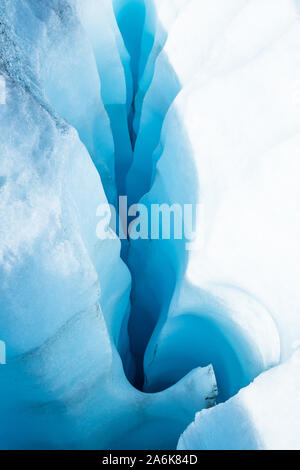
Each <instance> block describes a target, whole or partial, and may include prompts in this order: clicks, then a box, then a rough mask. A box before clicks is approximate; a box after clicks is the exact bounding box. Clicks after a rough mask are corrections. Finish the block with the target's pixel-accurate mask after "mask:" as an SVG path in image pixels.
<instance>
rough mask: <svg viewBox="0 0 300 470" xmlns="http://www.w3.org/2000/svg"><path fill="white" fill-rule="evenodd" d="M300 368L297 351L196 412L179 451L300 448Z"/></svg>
mask: <svg viewBox="0 0 300 470" xmlns="http://www.w3.org/2000/svg"><path fill="white" fill-rule="evenodd" d="M299 367H300V352H299V351H297V352H296V353H294V355H293V356H292V358H291V359H289V360H288V361H287V362H286V363H284V364H283V365H280V366H278V367H275V368H274V369H272V370H270V371H268V372H265V373H264V374H262V375H261V376H260V377H258V378H257V379H256V380H255V381H254V383H253V384H251V385H250V386H249V387H247V388H245V389H243V390H242V391H241V392H240V393H239V394H238V395H236V396H235V397H234V398H231V399H230V400H229V401H227V402H226V403H223V404H221V405H218V406H216V407H215V408H214V409H212V410H204V411H202V412H200V413H198V414H197V415H196V419H195V421H194V423H192V424H191V425H190V426H189V427H188V429H187V430H186V431H185V432H184V434H183V435H182V436H181V438H180V440H179V443H178V449H180V450H184V449H193V450H195V449H206V450H207V449H216V450H243V449H250V450H256V449H259V450H282V449H286V450H293V449H299V447H300V435H299V421H300V409H299V406H297V400H298V397H299V387H300V377H299ZM295 402H296V403H295Z"/></svg>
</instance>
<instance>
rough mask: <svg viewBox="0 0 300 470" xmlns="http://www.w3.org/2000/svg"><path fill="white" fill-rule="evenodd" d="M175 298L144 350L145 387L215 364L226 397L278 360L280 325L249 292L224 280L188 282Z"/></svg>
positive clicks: (158, 386)
mask: <svg viewBox="0 0 300 470" xmlns="http://www.w3.org/2000/svg"><path fill="white" fill-rule="evenodd" d="M174 297H175V299H176V300H174V302H173V303H171V306H170V313H169V317H168V319H167V321H166V323H165V324H164V326H163V327H162V328H160V327H159V326H158V327H157V330H156V332H155V333H154V334H153V336H152V338H151V340H150V343H149V346H148V349H147V352H146V355H145V364H144V365H145V374H146V377H147V380H146V390H148V391H152V392H153V391H155V390H157V389H162V388H166V387H167V386H170V384H171V383H174V382H176V381H177V380H178V379H179V378H180V377H182V376H183V375H185V374H186V373H187V372H188V371H189V370H190V369H192V368H194V367H196V366H205V365H206V364H209V363H212V365H213V367H214V370H215V374H216V379H217V383H218V388H219V401H224V400H227V399H228V398H230V397H231V396H233V395H235V394H236V393H237V392H238V391H239V390H240V389H241V388H243V387H245V386H247V385H248V384H249V383H250V382H251V381H252V380H254V378H255V377H257V376H258V375H259V374H260V373H261V372H263V371H265V370H266V369H268V368H270V367H272V366H275V365H276V364H278V362H279V360H280V339H279V334H278V330H277V327H276V325H275V323H274V321H273V318H272V316H271V315H270V313H269V311H268V310H267V309H266V308H265V307H264V306H263V305H262V304H261V303H260V302H259V301H258V300H257V299H255V298H254V297H252V296H251V295H250V294H249V293H247V292H245V291H243V290H241V289H238V288H235V287H233V286H226V285H222V284H213V283H211V284H207V285H206V286H205V289H204V288H203V289H199V288H198V287H193V286H191V285H190V284H187V283H183V285H182V286H181V287H180V289H179V293H177V294H176V295H175V296H174Z"/></svg>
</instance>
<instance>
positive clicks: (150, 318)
mask: <svg viewBox="0 0 300 470" xmlns="http://www.w3.org/2000/svg"><path fill="white" fill-rule="evenodd" d="M114 6H115V14H116V19H117V22H118V25H119V29H120V31H121V34H122V37H123V40H124V43H125V45H126V47H127V50H128V52H129V55H130V58H131V73H132V83H133V93H131V92H132V90H129V92H128V96H129V97H130V96H132V101H131V102H130V103H128V105H129V106H128V107H129V110H130V111H129V113H128V129H129V134H130V139H131V145H132V153H133V162H132V164H131V166H130V168H127V171H123V172H122V173H120V175H119V177H120V178H121V180H122V183H121V186H122V188H123V189H124V191H125V192H124V193H121V194H122V195H127V196H128V199H129V201H128V203H129V205H131V204H137V203H140V202H141V201H142V202H143V203H145V204H146V205H147V204H148V203H149V204H151V201H149V200H148V193H149V191H150V190H151V186H152V184H153V178H154V172H155V168H156V165H157V162H158V161H159V159H160V157H161V154H162V152H163V149H162V148H161V146H160V145H158V144H159V140H160V135H161V131H162V126H163V122H164V119H165V116H166V114H167V112H168V110H169V108H170V106H171V104H172V102H173V100H174V99H175V98H176V96H177V95H178V93H179V92H180V84H179V81H178V79H177V77H176V74H175V72H174V71H173V70H172V69H171V67H170V66H168V65H166V70H167V71H168V74H169V78H170V80H169V82H168V81H167V82H165V83H162V84H161V86H162V90H161V93H165V95H166V99H165V102H164V104H163V105H162V107H161V110H160V114H159V115H158V114H157V113H154V114H153V118H152V120H151V121H150V122H148V124H147V125H146V126H144V127H143V126H142V125H139V124H140V123H139V119H140V116H141V113H140V110H139V111H138V116H137V115H136V114H135V113H136V110H135V100H136V97H137V96H138V93H139V84H140V82H139V81H140V79H141V76H142V72H143V70H144V68H145V65H146V63H147V59H148V57H149V54H150V52H151V46H152V44H153V38H154V35H155V28H157V27H159V26H158V25H156V26H154V24H155V22H154V21H153V11H154V10H153V8H154V7H153V4H152V2H148V1H145V0H135V1H133V2H127V1H126V0H115V1H114ZM147 15H148V16H149V17H150V18H151V19H152V23H151V21H150V22H149V21H148V24H147V28H148V30H147V31H146V34H145V27H146V22H147ZM149 23H150V25H149ZM145 37H146V39H145ZM168 67H169V69H168ZM150 87H151V81H150V83H149V88H148V93H149V89H150ZM144 91H145V98H144V101H146V100H147V99H148V96H147V90H144ZM177 119H178V122H179V123H180V116H177ZM135 130H138V133H137V135H135ZM174 138H175V140H176V142H179V143H180V142H181V141H182V142H184V141H185V139H186V135H185V130H184V128H182V129H181V130H180V132H179V134H178V135H176V136H174ZM117 146H119V147H121V146H122V142H121V141H119V142H117V144H116V147H117ZM186 148H188V145H186ZM181 158H183V156H181ZM184 158H185V160H186V162H187V164H190V163H188V159H189V155H184ZM191 173H192V172H191ZM180 178H181V176H180V175H178V188H179V189H178V201H176V202H179V203H181V204H182V205H183V204H184V203H185V202H186V201H183V200H181V199H180V198H181V195H180V185H181V184H180ZM191 188H193V189H191V194H190V195H189V200H190V201H191V202H193V203H195V202H196V195H195V194H193V191H195V192H196V191H197V188H196V186H195V187H193V186H191ZM119 194H120V192H119ZM156 197H157V198H158V199H159V200H156V201H155V202H156V203H158V204H163V203H165V202H170V201H168V196H167V195H166V194H164V189H163V187H162V192H161V194H159V195H158V196H157V195H156ZM126 243H127V242H126ZM151 245H152V246H154V245H155V246H156V251H154V252H152V251H151ZM153 253H154V256H155V259H153ZM187 256H188V254H187V251H186V249H185V240H172V239H171V240H151V243H149V242H148V241H145V240H138V241H134V242H132V241H131V240H129V241H128V246H127V248H126V250H123V259H124V261H125V262H126V264H127V266H128V267H129V270H130V272H131V276H132V291H131V312H130V316H129V320H128V325H125V326H124V329H126V331H124V330H123V332H122V333H121V335H123V336H124V337H125V336H126V334H127V330H128V335H129V350H130V355H131V357H132V359H133V360H132V361H129V362H128V361H127V358H128V354H122V353H121V352H120V354H121V356H122V359H123V364H124V370H125V373H126V375H127V377H128V379H129V380H130V382H131V383H132V384H133V385H134V386H135V387H136V388H138V389H140V390H142V391H144V392H149V393H155V392H159V391H162V390H165V389H167V388H168V387H170V386H172V385H174V384H175V383H177V382H178V381H179V380H180V379H181V378H183V377H184V376H185V375H186V374H188V373H189V372H190V371H191V370H193V369H195V368H197V367H205V366H207V365H209V364H212V365H213V367H214V370H215V374H216V377H217V382H218V388H219V401H224V400H226V399H228V398H229V397H231V396H232V395H234V394H236V393H237V392H238V391H239V389H240V388H242V387H244V386H246V385H248V384H249V382H251V380H253V378H254V377H255V376H256V375H257V373H258V372H257V371H258V370H259V367H260V366H259V367H258V368H257V369H256V368H255V367H254V368H252V366H251V363H255V361H256V359H257V358H256V356H255V355H256V351H255V348H253V345H249V344H248V343H247V341H246V337H244V336H243V335H242V334H240V333H237V332H236V330H235V326H234V325H230V324H229V323H228V321H227V320H226V311H225V310H224V308H223V306H222V305H221V304H219V302H218V300H217V298H214V297H213V296H208V295H207V294H206V293H205V292H198V291H197V292H196V293H192V291H191V295H192V296H194V297H195V299H198V300H196V301H195V304H194V307H192V308H191V311H187V312H185V315H182V316H180V317H178V318H175V319H174V320H171V321H170V322H169V329H170V332H169V333H170V337H164V343H163V345H162V344H161V345H160V349H159V351H158V349H157V348H158V343H157V338H158V337H159V333H160V332H161V331H162V329H163V327H164V324H165V323H166V321H167V318H168V315H169V311H170V308H171V305H172V302H173V298H174V294H175V291H176V287H177V284H178V280H179V281H180V279H181V276H182V273H183V272H184V270H185V267H186V264H187ZM226 295H227V294H226ZM230 295H231V294H230ZM234 295H237V296H238V295H239V294H238V293H236V294H234ZM241 302H243V300H242V301H241ZM253 308H258V309H259V307H258V306H254V307H253ZM215 317H216V318H219V319H220V318H221V319H222V318H223V317H224V318H225V320H224V322H223V320H221V321H220V320H216V321H215V320H214V318H215ZM170 325H171V326H170ZM123 343H124V341H123ZM154 361H155V364H156V365H155V366H154V367H153V366H152V363H153V362H154ZM258 362H259V361H258ZM248 364H249V365H248ZM145 367H146V369H147V371H146V369H145Z"/></svg>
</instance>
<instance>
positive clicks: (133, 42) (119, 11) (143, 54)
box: [113, 0, 155, 194]
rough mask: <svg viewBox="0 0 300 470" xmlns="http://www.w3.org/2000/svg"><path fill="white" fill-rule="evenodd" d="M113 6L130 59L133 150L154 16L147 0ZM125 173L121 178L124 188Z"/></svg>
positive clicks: (120, 1) (117, 1)
mask: <svg viewBox="0 0 300 470" xmlns="http://www.w3.org/2000/svg"><path fill="white" fill-rule="evenodd" d="M113 5H114V11H115V15H116V20H117V23H118V26H119V29H120V32H121V35H122V37H123V40H124V44H125V47H126V49H127V51H128V53H129V56H130V68H131V74H132V77H131V78H132V86H133V93H132V94H130V93H129V94H128V103H127V105H128V109H129V116H128V126H129V133H130V138H131V143H132V147H134V144H135V139H136V134H135V132H134V129H133V119H134V116H135V95H136V92H137V89H138V83H139V78H140V76H141V75H142V73H143V70H144V67H145V65H146V62H147V58H148V55H149V53H150V51H151V48H152V45H153V41H154V33H155V22H154V18H155V13H154V8H153V3H152V1H149V0H130V1H128V0H114V1H113ZM127 171H128V169H127ZM127 171H126V172H125V173H123V175H122V176H123V181H124V184H125V176H126V174H127ZM124 189H125V188H124ZM123 194H125V192H124V193H123Z"/></svg>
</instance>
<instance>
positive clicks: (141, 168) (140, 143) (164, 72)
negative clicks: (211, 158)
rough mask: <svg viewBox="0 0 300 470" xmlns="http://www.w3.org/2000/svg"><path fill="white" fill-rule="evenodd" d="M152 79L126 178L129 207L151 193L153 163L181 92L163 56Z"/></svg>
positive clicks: (146, 94)
mask: <svg viewBox="0 0 300 470" xmlns="http://www.w3.org/2000/svg"><path fill="white" fill-rule="evenodd" d="M158 61H159V64H158V65H157V67H156V69H155V72H154V76H153V79H152V81H151V83H150V86H149V89H148V91H147V92H146V93H145V97H144V101H143V104H142V106H141V116H140V119H139V121H138V123H137V124H136V126H138V128H139V132H138V135H137V138H136V142H135V147H134V154H133V162H132V165H131V167H130V170H129V172H128V175H127V194H128V199H129V204H134V203H135V202H136V201H139V200H140V199H141V198H142V196H143V195H144V194H145V193H147V192H148V191H149V190H150V187H151V180H152V175H153V172H155V168H156V160H155V159H153V154H154V153H155V151H156V149H157V147H158V145H159V141H160V135H161V131H162V126H163V123H164V119H165V116H166V114H167V112H168V110H169V108H170V106H171V104H172V103H173V101H174V99H175V98H176V96H177V95H178V93H179V92H180V90H181V84H180V82H179V80H178V77H177V75H176V73H175V71H174V70H173V69H172V66H171V65H170V63H169V62H168V59H167V57H166V55H165V53H164V52H161V53H160V55H159V57H158V59H157V62H158Z"/></svg>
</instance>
